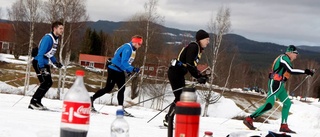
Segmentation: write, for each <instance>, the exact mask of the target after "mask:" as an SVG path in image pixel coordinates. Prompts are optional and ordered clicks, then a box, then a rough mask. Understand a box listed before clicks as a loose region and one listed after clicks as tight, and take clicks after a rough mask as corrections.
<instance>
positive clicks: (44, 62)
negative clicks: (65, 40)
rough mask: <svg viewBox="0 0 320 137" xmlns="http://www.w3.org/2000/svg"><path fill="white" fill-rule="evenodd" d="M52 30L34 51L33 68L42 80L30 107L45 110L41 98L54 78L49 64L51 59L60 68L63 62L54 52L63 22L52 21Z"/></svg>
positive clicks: (61, 32)
mask: <svg viewBox="0 0 320 137" xmlns="http://www.w3.org/2000/svg"><path fill="white" fill-rule="evenodd" d="M51 29H52V32H51V33H48V34H45V35H44V36H43V37H42V39H41V41H40V44H39V46H38V48H34V49H33V51H32V56H33V57H34V59H33V61H32V65H33V68H34V70H35V72H36V73H37V77H38V79H39V81H40V86H39V88H38V89H37V90H36V92H35V93H34V95H33V96H32V98H31V100H30V104H29V106H28V108H29V109H37V110H44V109H47V108H46V107H44V106H43V104H42V103H41V99H42V98H43V97H44V95H45V94H46V93H47V91H48V90H49V88H50V87H51V86H52V78H51V72H50V66H49V59H50V60H51V62H52V63H53V64H54V65H55V66H56V67H58V68H61V67H62V64H61V63H59V62H58V61H57V59H56V58H55V57H54V54H55V53H56V51H57V48H58V38H59V36H61V35H62V34H63V29H64V27H63V24H62V23H61V22H59V21H56V22H54V23H52V26H51Z"/></svg>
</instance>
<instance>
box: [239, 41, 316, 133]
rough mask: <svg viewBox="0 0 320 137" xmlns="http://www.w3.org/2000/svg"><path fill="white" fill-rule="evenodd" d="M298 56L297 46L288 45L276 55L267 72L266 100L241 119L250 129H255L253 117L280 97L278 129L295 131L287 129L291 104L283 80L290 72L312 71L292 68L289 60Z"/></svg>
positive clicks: (285, 79) (263, 111)
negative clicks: (280, 110) (280, 115)
mask: <svg viewBox="0 0 320 137" xmlns="http://www.w3.org/2000/svg"><path fill="white" fill-rule="evenodd" d="M297 56H298V51H297V48H296V47H295V46H293V45H290V46H289V47H288V48H287V50H286V53H285V54H281V55H280V56H278V57H277V58H276V59H275V60H274V62H273V65H272V71H271V72H270V74H269V81H268V96H267V100H266V102H265V103H264V104H263V105H262V106H261V107H259V108H258V109H257V110H256V111H255V112H253V113H252V114H251V115H250V116H248V117H246V118H245V119H244V120H243V123H244V124H245V125H246V126H247V127H248V128H249V129H251V130H255V129H256V127H254V126H253V119H255V118H257V117H259V116H261V115H262V114H263V113H265V112H267V111H268V110H271V108H272V107H273V105H274V102H275V101H276V99H277V98H278V99H280V101H281V102H283V107H282V120H281V126H280V130H279V131H281V132H287V133H296V132H295V131H292V130H291V129H289V127H288V124H287V119H288V114H289V109H290V106H291V101H290V99H289V98H288V94H287V90H286V89H285V85H284V84H285V82H286V81H287V80H288V79H289V78H290V75H291V74H307V75H311V76H312V75H313V73H314V71H313V70H310V69H305V70H301V69H293V68H292V64H291V62H292V61H294V60H295V59H296V58H297Z"/></svg>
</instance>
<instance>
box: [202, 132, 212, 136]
mask: <svg viewBox="0 0 320 137" xmlns="http://www.w3.org/2000/svg"><path fill="white" fill-rule="evenodd" d="M204 134H205V135H210V136H211V135H212V134H213V133H212V132H211V131H206V132H204Z"/></svg>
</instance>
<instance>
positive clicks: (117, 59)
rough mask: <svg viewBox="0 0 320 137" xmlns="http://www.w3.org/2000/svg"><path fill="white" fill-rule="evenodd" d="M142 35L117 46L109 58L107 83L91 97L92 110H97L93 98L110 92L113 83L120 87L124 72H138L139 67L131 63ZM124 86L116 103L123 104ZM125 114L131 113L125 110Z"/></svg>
mask: <svg viewBox="0 0 320 137" xmlns="http://www.w3.org/2000/svg"><path fill="white" fill-rule="evenodd" d="M142 42H143V40H142V36H139V35H135V36H133V37H132V39H131V42H129V43H125V44H123V45H122V46H121V47H119V48H118V49H117V50H116V51H115V53H114V57H113V58H112V59H111V63H110V64H109V65H108V78H107V83H106V85H105V87H104V88H103V89H100V90H98V91H97V92H96V93H95V94H94V95H93V96H92V97H91V108H92V112H97V111H96V110H95V108H94V106H93V102H94V100H95V99H97V98H99V97H101V96H103V95H104V94H106V93H110V92H111V90H112V89H113V87H114V85H115V84H117V86H118V88H121V87H122V86H123V85H124V83H125V73H132V72H139V71H140V69H139V68H137V67H133V66H132V65H131V63H132V62H133V61H134V59H135V57H136V50H137V49H138V48H140V47H141V45H142ZM124 91H125V86H123V87H122V88H121V89H120V90H119V92H118V95H117V99H118V105H120V106H123V100H124ZM124 112H125V115H126V116H130V115H131V114H130V113H128V112H127V111H125V110H124Z"/></svg>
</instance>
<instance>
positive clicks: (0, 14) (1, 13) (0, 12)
mask: <svg viewBox="0 0 320 137" xmlns="http://www.w3.org/2000/svg"><path fill="white" fill-rule="evenodd" d="M2 16H3V12H2V8H1V7H0V19H2Z"/></svg>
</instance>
